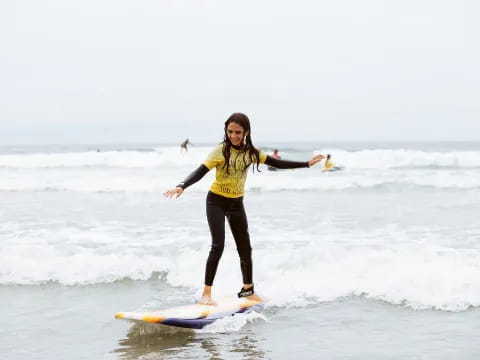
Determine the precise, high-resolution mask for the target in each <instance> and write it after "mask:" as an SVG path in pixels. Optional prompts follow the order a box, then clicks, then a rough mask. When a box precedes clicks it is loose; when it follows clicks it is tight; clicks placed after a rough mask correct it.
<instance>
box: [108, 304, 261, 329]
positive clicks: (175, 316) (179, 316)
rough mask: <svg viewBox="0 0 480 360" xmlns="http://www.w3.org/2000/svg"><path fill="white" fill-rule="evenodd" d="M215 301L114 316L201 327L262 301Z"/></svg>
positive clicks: (192, 327) (257, 305)
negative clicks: (212, 303) (213, 302)
mask: <svg viewBox="0 0 480 360" xmlns="http://www.w3.org/2000/svg"><path fill="white" fill-rule="evenodd" d="M215 301H216V302H217V305H202V304H192V305H185V306H179V307H173V308H170V309H166V310H159V311H152V312H118V313H116V314H115V318H117V319H126V320H132V321H137V322H147V323H153V324H162V325H168V326H177V327H182V328H191V329H201V328H203V327H205V326H206V325H208V324H211V323H213V322H214V321H216V320H218V319H222V318H225V317H227V316H233V315H235V314H239V313H244V312H247V311H252V310H261V309H262V308H263V304H262V301H256V300H249V299H247V298H235V297H223V298H219V299H216V300H215Z"/></svg>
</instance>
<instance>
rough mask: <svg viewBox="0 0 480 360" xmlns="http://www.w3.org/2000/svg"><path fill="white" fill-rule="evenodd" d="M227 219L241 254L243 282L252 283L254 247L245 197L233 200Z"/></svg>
mask: <svg viewBox="0 0 480 360" xmlns="http://www.w3.org/2000/svg"><path fill="white" fill-rule="evenodd" d="M227 219H228V222H229V224H230V228H231V230H232V234H233V238H234V239H235V243H236V245H237V251H238V255H239V256H240V268H241V269H242V276H243V283H244V284H252V247H251V246H250V235H249V233H248V221H247V214H246V213H245V208H244V206H243V199H235V200H233V201H232V205H231V206H230V208H229V210H228V213H227Z"/></svg>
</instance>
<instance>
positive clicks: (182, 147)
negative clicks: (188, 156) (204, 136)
mask: <svg viewBox="0 0 480 360" xmlns="http://www.w3.org/2000/svg"><path fill="white" fill-rule="evenodd" d="M188 144H191V143H190V140H188V138H186V139H185V141H184V142H182V143H181V144H180V152H181V151H183V150H185V151H188V148H187V145H188Z"/></svg>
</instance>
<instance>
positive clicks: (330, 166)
mask: <svg viewBox="0 0 480 360" xmlns="http://www.w3.org/2000/svg"><path fill="white" fill-rule="evenodd" d="M331 158H332V156H331V155H330V154H327V158H326V159H325V165H324V166H323V171H338V170H342V169H343V168H342V167H340V166H335V165H333V163H332V160H331Z"/></svg>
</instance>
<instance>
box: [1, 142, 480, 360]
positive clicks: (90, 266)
mask: <svg viewBox="0 0 480 360" xmlns="http://www.w3.org/2000/svg"><path fill="white" fill-rule="evenodd" d="M259 145H261V147H262V148H264V149H265V150H266V151H267V152H271V151H272V149H273V147H278V148H279V150H280V154H281V156H282V157H283V158H285V159H292V160H307V159H309V158H310V157H311V156H312V155H313V154H316V153H324V154H326V153H330V154H331V155H332V160H333V162H334V164H335V165H337V166H341V167H342V168H343V170H341V171H337V172H323V171H322V164H319V165H317V166H315V167H312V168H310V169H297V170H286V171H276V172H273V171H268V170H267V169H266V168H265V167H261V172H260V173H258V172H255V173H252V172H250V173H249V178H248V180H247V185H246V195H245V207H246V209H247V214H248V218H249V226H250V234H251V239H252V245H253V251H254V252H253V257H254V281H255V287H256V290H257V291H258V293H259V294H260V295H261V296H263V297H265V298H267V299H268V301H267V303H266V306H265V309H264V310H263V311H262V312H260V313H250V314H242V315H238V316H235V317H232V318H229V319H224V320H222V321H218V322H216V323H214V324H213V325H211V326H209V327H208V328H206V329H203V330H200V331H190V330H181V329H175V328H168V327H164V326H140V325H135V324H131V323H129V322H127V321H123V320H115V319H114V314H115V313H116V312H117V311H134V310H155V309H161V308H167V307H171V306H176V305H182V304H188V303H192V302H195V301H197V300H198V298H199V295H200V292H201V288H202V282H203V276H204V266H205V261H206V257H207V255H208V251H209V245H210V235H209V232H208V226H207V223H206V217H205V196H206V192H207V191H208V188H209V186H210V183H211V181H212V179H213V175H214V174H213V171H212V172H211V173H209V174H208V175H207V176H206V177H205V178H204V179H202V180H201V181H200V182H199V183H197V184H195V185H193V186H192V187H191V188H189V189H187V191H185V193H184V194H183V196H182V197H180V198H179V199H166V198H164V197H163V196H162V193H163V192H164V191H165V190H166V189H169V188H172V187H174V186H175V185H176V184H177V183H178V182H179V181H181V180H183V179H184V178H185V176H186V175H188V173H189V172H191V171H192V170H193V169H195V168H196V167H197V166H198V165H199V164H200V163H201V162H202V160H203V159H204V158H205V156H206V155H207V154H208V152H209V151H210V149H211V148H212V147H213V146H214V144H207V145H198V146H193V147H190V150H189V151H188V152H187V153H181V152H180V151H179V146H169V145H163V146H162V145H152V144H128V145H125V144H115V145H109V146H105V145H102V146H100V145H91V146H84V145H82V146H17V147H13V146H4V147H0V249H1V251H0V307H1V308H2V309H3V310H4V311H3V315H2V317H1V318H0V359H65V358H68V359H291V358H292V357H297V358H301V359H318V358H326V359H451V358H453V357H456V358H457V359H478V358H479V356H480V343H479V341H478V338H479V335H480V280H479V279H480V221H479V220H478V219H479V214H480V143H446V142H445V143H393V144H392V143H391V144H388V143H387V144H381V143H325V144H311V143H304V144H299V143H297V144H293V143H292V144H259ZM240 286H241V273H240V266H239V261H238V256H237V254H236V250H235V247H234V242H233V239H232V237H231V235H230V234H229V233H228V231H227V238H226V249H225V252H224V255H223V257H222V260H221V262H220V266H219V269H218V272H217V277H216V279H215V284H214V296H222V295H229V294H234V293H236V292H237V291H238V290H239V288H240Z"/></svg>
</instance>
